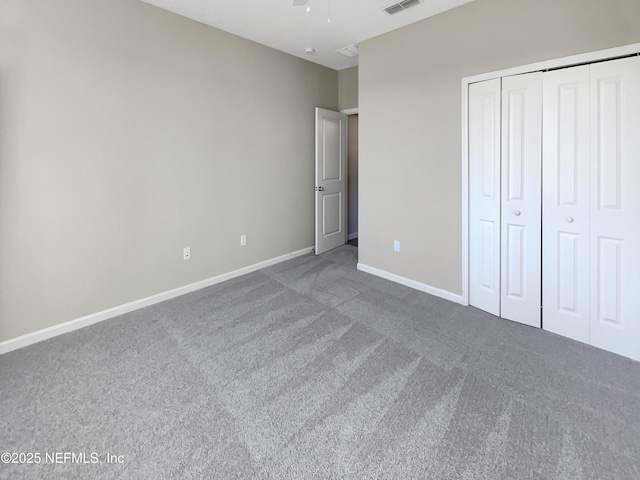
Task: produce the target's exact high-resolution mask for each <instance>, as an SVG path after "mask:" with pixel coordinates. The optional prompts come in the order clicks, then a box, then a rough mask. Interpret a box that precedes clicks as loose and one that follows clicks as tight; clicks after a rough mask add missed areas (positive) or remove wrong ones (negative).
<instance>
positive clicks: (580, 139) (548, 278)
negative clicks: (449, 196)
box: [542, 65, 590, 343]
mask: <svg viewBox="0 0 640 480" xmlns="http://www.w3.org/2000/svg"><path fill="white" fill-rule="evenodd" d="M543 89H544V92H543V97H544V104H543V145H544V151H543V166H542V171H543V182H542V183H543V189H542V191H543V198H542V218H543V224H542V252H543V256H542V277H543V278H542V305H543V311H542V315H543V318H542V325H543V328H544V329H545V330H549V331H551V332H554V333H558V334H560V335H564V336H566V337H570V338H573V339H574V340H578V341H581V342H585V343H589V148H590V147H589V101H590V99H589V66H588V65H585V66H581V67H574V68H567V69H563V70H557V71H554V72H548V73H545V74H544V77H543Z"/></svg>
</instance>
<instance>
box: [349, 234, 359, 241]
mask: <svg viewBox="0 0 640 480" xmlns="http://www.w3.org/2000/svg"><path fill="white" fill-rule="evenodd" d="M354 238H358V232H353V233H350V234H349V235H347V241H349V240H353V239H354Z"/></svg>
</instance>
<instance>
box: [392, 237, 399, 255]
mask: <svg viewBox="0 0 640 480" xmlns="http://www.w3.org/2000/svg"><path fill="white" fill-rule="evenodd" d="M393 251H394V252H399V251H400V240H394V241H393Z"/></svg>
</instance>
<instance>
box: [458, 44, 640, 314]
mask: <svg viewBox="0 0 640 480" xmlns="http://www.w3.org/2000/svg"><path fill="white" fill-rule="evenodd" d="M634 54H639V55H640V43H634V44H631V45H625V46H622V47H615V48H608V49H605V50H598V51H595V52H589V53H582V54H579V55H571V56H568V57H562V58H556V59H553V60H546V61H543V62H537V63H531V64H528V65H522V66H519V67H513V68H507V69H504V70H497V71H494V72H488V73H482V74H479V75H473V76H470V77H464V78H463V79H462V81H461V90H462V295H461V297H462V302H461V303H462V304H463V305H469V161H468V159H469V145H468V142H469V126H468V123H469V85H470V84H472V83H476V82H482V81H484V80H492V79H494V78H499V77H509V76H512V75H520V74H523V73H531V72H537V71H541V70H549V69H554V68H562V67H570V66H573V65H579V64H582V63H593V62H597V61H602V60H608V59H614V58H617V57H624V56H628V55H634Z"/></svg>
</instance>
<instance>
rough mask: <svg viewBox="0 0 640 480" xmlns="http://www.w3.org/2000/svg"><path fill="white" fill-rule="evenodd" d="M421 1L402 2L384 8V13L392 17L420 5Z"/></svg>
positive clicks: (409, 0)
mask: <svg viewBox="0 0 640 480" xmlns="http://www.w3.org/2000/svg"><path fill="white" fill-rule="evenodd" d="M420 1H421V0H403V1H402V2H398V3H394V4H392V5H389V6H387V7H385V8H384V11H385V12H387V13H388V14H389V15H394V14H396V13H399V12H402V11H403V10H406V9H407V8H411V7H415V6H416V5H419V4H420Z"/></svg>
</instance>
